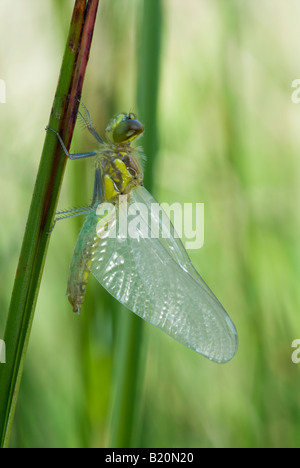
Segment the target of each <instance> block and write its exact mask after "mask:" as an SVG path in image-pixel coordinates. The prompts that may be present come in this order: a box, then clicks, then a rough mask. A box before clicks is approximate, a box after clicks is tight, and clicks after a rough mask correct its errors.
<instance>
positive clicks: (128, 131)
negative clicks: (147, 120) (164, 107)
mask: <svg viewBox="0 0 300 468" xmlns="http://www.w3.org/2000/svg"><path fill="white" fill-rule="evenodd" d="M143 131H144V125H143V124H142V123H141V122H139V121H138V120H137V119H136V116H135V114H132V113H129V114H118V115H116V117H114V118H113V119H112V121H111V122H110V124H109V126H108V127H107V128H106V131H105V133H106V138H107V140H108V141H109V142H110V143H128V142H130V141H133V140H135V139H136V138H137V137H139V136H140V135H141V134H142V133H143Z"/></svg>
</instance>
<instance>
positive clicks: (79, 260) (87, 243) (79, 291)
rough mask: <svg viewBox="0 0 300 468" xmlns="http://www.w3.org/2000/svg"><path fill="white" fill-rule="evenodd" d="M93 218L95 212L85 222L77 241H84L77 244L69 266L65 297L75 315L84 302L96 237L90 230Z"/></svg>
mask: <svg viewBox="0 0 300 468" xmlns="http://www.w3.org/2000/svg"><path fill="white" fill-rule="evenodd" d="M95 216H96V214H95V211H92V212H91V214H90V215H89V216H88V218H87V221H86V222H85V223H84V225H83V227H82V230H81V233H80V236H79V239H84V242H83V241H81V242H77V244H76V247H75V249H74V252H73V256H72V261H71V265H70V273H69V278H68V288H67V296H68V299H69V302H70V304H71V305H72V307H73V311H74V312H75V313H77V314H79V313H80V310H81V306H82V304H83V302H84V297H85V293H86V285H87V284H88V280H89V276H90V268H91V263H92V255H93V246H94V243H95V236H96V233H95V231H94V230H93V229H91V224H92V223H93V222H94V221H93V220H94V217H95Z"/></svg>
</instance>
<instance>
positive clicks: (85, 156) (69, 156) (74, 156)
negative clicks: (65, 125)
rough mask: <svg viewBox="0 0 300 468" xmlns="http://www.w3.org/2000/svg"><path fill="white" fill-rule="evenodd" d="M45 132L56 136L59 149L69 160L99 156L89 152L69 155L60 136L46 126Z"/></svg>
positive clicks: (96, 152)
mask: <svg viewBox="0 0 300 468" xmlns="http://www.w3.org/2000/svg"><path fill="white" fill-rule="evenodd" d="M46 130H51V132H53V133H55V135H56V136H57V138H58V140H59V142H60V144H61V147H62V149H63V151H64V153H65V155H66V156H68V158H69V159H83V158H90V157H92V156H96V155H97V154H99V151H91V152H89V153H69V151H68V150H67V148H66V146H65V144H64V142H63V140H62V138H61V136H60V134H59V133H58V132H57V131H56V130H54V129H53V128H51V127H49V126H47V127H46Z"/></svg>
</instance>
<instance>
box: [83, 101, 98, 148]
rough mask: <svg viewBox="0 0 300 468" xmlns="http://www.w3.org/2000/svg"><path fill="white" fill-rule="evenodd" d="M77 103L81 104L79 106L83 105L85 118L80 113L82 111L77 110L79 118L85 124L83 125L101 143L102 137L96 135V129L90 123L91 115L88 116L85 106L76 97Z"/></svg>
mask: <svg viewBox="0 0 300 468" xmlns="http://www.w3.org/2000/svg"><path fill="white" fill-rule="evenodd" d="M78 101H79V103H80V104H81V106H82V107H83V109H84V111H85V114H86V119H85V118H84V116H83V115H82V113H81V112H80V111H78V115H79V117H80V118H81V120H82V121H83V123H84V124H85V126H86V127H87V129H88V131H89V132H90V133H91V134H92V135H93V137H94V138H95V139H96V140H97V141H98V142H99V143H101V144H102V145H103V143H104V142H103V140H102V138H101V137H100V136H99V135H98V132H97V131H96V129H95V128H94V126H93V124H92V120H91V117H90V113H89V111H88V110H87V108H86V106H85V105H84V104H83V103H82V102H81V101H80V100H79V99H78Z"/></svg>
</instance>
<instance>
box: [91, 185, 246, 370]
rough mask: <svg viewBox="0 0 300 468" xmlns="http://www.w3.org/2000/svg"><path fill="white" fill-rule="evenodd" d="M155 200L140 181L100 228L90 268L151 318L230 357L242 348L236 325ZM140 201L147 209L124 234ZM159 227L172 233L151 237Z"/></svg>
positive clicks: (218, 357)
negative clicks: (103, 229) (157, 209)
mask: <svg viewBox="0 0 300 468" xmlns="http://www.w3.org/2000/svg"><path fill="white" fill-rule="evenodd" d="M152 203H157V202H156V201H155V199H154V198H153V197H152V196H151V195H150V194H149V193H148V192H147V190H146V189H145V188H144V187H138V188H136V189H134V190H133V191H132V193H131V195H130V200H129V201H128V205H126V203H123V204H122V203H121V204H120V205H119V206H117V207H116V210H115V217H114V221H113V222H112V219H110V226H109V229H108V230H107V232H106V234H105V235H101V228H100V230H99V229H98V236H100V238H99V237H97V240H96V242H95V244H94V248H93V258H92V263H91V272H92V273H93V275H94V276H95V278H96V279H97V280H98V281H99V283H100V284H101V285H102V286H103V287H104V288H105V289H106V290H107V291H108V292H109V293H110V294H111V295H112V296H114V297H115V298H116V299H117V300H118V301H119V302H120V303H122V304H124V305H125V306H126V307H127V308H128V309H130V310H131V311H133V312H134V313H136V314H137V315H139V316H140V317H141V318H143V319H144V320H146V321H147V322H149V323H151V324H153V325H155V326H156V327H158V328H160V329H161V330H163V331H164V332H165V333H167V334H168V335H169V336H171V337H172V338H174V339H175V340H177V341H179V342H180V343H182V344H184V345H186V346H188V347H189V348H192V349H194V350H195V351H197V352H198V353H200V354H202V355H204V356H206V357H207V358H208V359H211V360H213V361H216V362H219V363H222V362H227V361H229V360H230V359H231V358H232V357H233V356H234V355H235V353H236V350H237V333H236V329H235V326H234V324H233V323H232V321H231V319H230V317H229V316H228V315H227V313H226V311H225V310H224V308H223V307H222V305H221V304H220V302H219V301H218V300H217V299H216V297H215V296H214V294H213V293H212V292H211V290H210V289H209V288H208V286H207V285H206V283H205V282H204V280H203V279H202V278H201V276H200V275H199V274H198V273H197V271H196V270H195V269H194V267H193V265H192V264H191V261H190V259H189V256H188V254H187V252H186V250H185V249H184V247H183V245H182V243H181V241H180V239H178V238H176V233H175V232H174V228H173V226H172V225H171V229H169V227H168V226H166V223H165V219H164V218H163V219H161V218H159V216H157V213H156V212H155V213H154V212H153V211H152V210H151V204H152ZM137 204H139V205H140V206H145V207H147V210H146V211H145V210H141V211H140V212H139V213H138V216H135V218H133V219H132V220H131V222H130V223H129V224H128V226H127V233H128V234H129V235H124V227H122V229H119V228H120V225H121V223H122V220H123V222H124V219H125V218H126V215H127V212H128V213H129V214H130V213H131V214H133V213H135V214H137V211H135V209H136V206H137ZM97 219H98V218H97V216H95V217H94V224H95V227H96V223H97ZM101 223H102V224H101V226H103V218H102V222H101ZM157 231H159V232H160V233H162V232H164V231H165V232H167V231H168V232H167V234H168V236H167V237H166V238H164V237H163V236H160V237H159V238H158V237H156V238H153V237H151V236H153V235H154V236H156V235H157ZM145 233H147V234H148V235H145Z"/></svg>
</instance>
